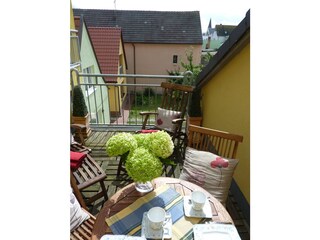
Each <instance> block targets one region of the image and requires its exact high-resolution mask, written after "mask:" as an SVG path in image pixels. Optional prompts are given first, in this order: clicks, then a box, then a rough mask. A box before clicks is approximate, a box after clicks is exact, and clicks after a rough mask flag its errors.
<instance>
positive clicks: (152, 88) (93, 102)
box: [71, 69, 192, 129]
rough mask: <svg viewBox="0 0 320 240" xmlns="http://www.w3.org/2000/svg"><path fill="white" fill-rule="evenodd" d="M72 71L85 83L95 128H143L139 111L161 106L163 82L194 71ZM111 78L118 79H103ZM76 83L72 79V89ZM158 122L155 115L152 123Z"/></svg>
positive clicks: (79, 83)
mask: <svg viewBox="0 0 320 240" xmlns="http://www.w3.org/2000/svg"><path fill="white" fill-rule="evenodd" d="M72 71H75V73H76V74H75V75H76V81H75V82H76V83H77V84H78V85H80V86H82V90H83V93H84V96H85V100H86V105H87V108H88V112H89V114H90V119H91V120H90V126H91V127H92V128H103V127H108V128H119V127H121V128H130V129H140V128H141V125H142V121H143V119H142V117H141V116H140V114H139V112H141V111H156V110H157V108H158V107H159V106H160V104H161V99H162V89H161V86H160V85H161V82H164V81H168V80H169V79H183V78H184V77H185V76H188V75H190V74H192V73H191V72H186V73H184V74H183V75H181V76H171V75H141V74H139V75H138V74H91V73H90V74H84V73H79V72H78V71H77V70H76V69H72ZM71 75H74V74H71ZM88 78H90V79H91V81H90V83H88V82H86V79H88ZM107 78H117V79H118V82H117V83H116V82H112V83H111V82H110V83H105V81H104V80H103V79H107ZM130 78H131V79H132V78H133V79H134V82H136V79H143V78H147V79H148V81H149V80H150V82H151V81H152V82H155V83H127V79H130ZM119 79H120V80H119ZM120 81H121V83H119V82H120ZM73 83H74V81H71V85H72V89H73ZM89 86H90V88H89ZM89 89H90V91H89ZM92 90H93V91H92ZM71 94H72V92H71ZM71 99H72V98H71ZM71 104H72V102H71ZM71 107H72V106H71ZM71 109H72V108H71ZM154 122H155V117H154V118H151V119H150V120H149V121H148V125H153V124H154Z"/></svg>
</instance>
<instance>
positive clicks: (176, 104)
mask: <svg viewBox="0 0 320 240" xmlns="http://www.w3.org/2000/svg"><path fill="white" fill-rule="evenodd" d="M161 88H162V100H161V105H160V106H159V107H160V108H162V109H164V110H170V111H175V112H180V116H179V118H176V119H173V120H172V124H173V126H174V127H173V130H172V131H170V130H168V129H162V128H160V127H158V126H157V125H156V124H153V125H150V126H148V122H149V120H150V117H151V116H155V117H156V116H158V114H159V113H158V111H148V112H147V111H145V112H140V115H141V116H142V118H143V124H142V128H141V129H147V128H148V129H153V130H164V131H166V132H167V133H168V134H169V135H170V136H171V137H172V141H173V143H174V152H173V154H172V156H171V157H170V159H171V160H172V161H174V162H175V163H178V162H181V161H182V159H183V158H184V150H185V147H186V144H187V142H186V133H185V129H183V122H184V121H185V120H186V119H185V115H186V112H187V106H188V102H189V98H190V96H191V94H192V91H193V87H192V86H187V85H181V84H174V83H169V82H162V83H161ZM138 132H139V131H138ZM123 164H124V163H123V159H121V160H120V162H119V165H118V173H117V175H118V176H119V174H120V172H121V171H123V172H125V168H124V166H123Z"/></svg>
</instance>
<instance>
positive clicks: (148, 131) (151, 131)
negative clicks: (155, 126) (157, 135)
mask: <svg viewBox="0 0 320 240" xmlns="http://www.w3.org/2000/svg"><path fill="white" fill-rule="evenodd" d="M158 131H159V130H152V129H150V130H146V129H144V130H141V131H139V132H140V133H153V132H158Z"/></svg>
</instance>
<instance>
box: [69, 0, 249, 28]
mask: <svg viewBox="0 0 320 240" xmlns="http://www.w3.org/2000/svg"><path fill="white" fill-rule="evenodd" d="M71 1H72V6H73V8H94V9H117V10H155V11H200V18H201V30H202V32H205V31H206V30H207V27H208V24H209V21H210V18H211V24H212V27H214V26H215V25H216V24H225V25H238V24H239V22H240V21H241V20H242V19H243V18H244V17H245V15H246V12H247V11H248V10H249V9H250V1H249V0H241V1H236V0H223V1H216V0H213V1H210V0H195V1H189V0H157V1H152V0H71Z"/></svg>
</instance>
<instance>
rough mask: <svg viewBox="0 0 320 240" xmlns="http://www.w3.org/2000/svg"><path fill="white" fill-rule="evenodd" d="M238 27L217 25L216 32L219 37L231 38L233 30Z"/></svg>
mask: <svg viewBox="0 0 320 240" xmlns="http://www.w3.org/2000/svg"><path fill="white" fill-rule="evenodd" d="M236 27H237V26H234V25H222V24H220V25H216V31H217V35H218V36H229V35H230V34H231V32H232V30H233V29H235V28H236Z"/></svg>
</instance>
